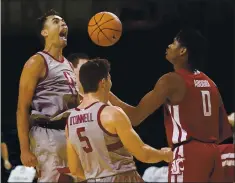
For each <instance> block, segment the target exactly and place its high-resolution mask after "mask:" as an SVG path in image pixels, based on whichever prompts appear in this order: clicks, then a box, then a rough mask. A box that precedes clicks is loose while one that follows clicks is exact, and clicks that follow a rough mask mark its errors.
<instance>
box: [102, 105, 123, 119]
mask: <svg viewBox="0 0 235 183" xmlns="http://www.w3.org/2000/svg"><path fill="white" fill-rule="evenodd" d="M100 116H101V119H102V121H103V120H104V121H110V122H119V123H121V122H122V121H126V120H127V119H128V116H127V115H126V113H125V112H124V111H123V110H122V109H121V108H120V107H117V106H109V105H106V106H105V107H104V109H103V110H102V111H101V114H100Z"/></svg>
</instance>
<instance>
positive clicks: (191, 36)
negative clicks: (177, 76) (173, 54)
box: [175, 28, 208, 71]
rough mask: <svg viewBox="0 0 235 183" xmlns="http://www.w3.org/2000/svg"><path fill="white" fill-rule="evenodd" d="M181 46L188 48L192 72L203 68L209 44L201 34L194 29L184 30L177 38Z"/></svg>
mask: <svg viewBox="0 0 235 183" xmlns="http://www.w3.org/2000/svg"><path fill="white" fill-rule="evenodd" d="M175 39H176V40H177V41H178V42H179V43H180V45H181V46H183V47H185V48H187V51H188V64H189V65H190V67H191V70H192V71H195V70H197V69H200V68H202V65H203V61H204V59H205V58H206V50H207V47H208V43H207V40H206V38H205V37H203V36H202V35H201V33H200V32H199V31H197V30H194V29H192V28H185V29H182V30H181V31H180V32H179V33H178V34H177V35H176V37H175Z"/></svg>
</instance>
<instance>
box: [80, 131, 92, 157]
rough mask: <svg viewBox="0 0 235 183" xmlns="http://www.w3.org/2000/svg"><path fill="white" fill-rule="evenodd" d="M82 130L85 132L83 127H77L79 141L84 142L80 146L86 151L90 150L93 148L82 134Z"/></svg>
mask: <svg viewBox="0 0 235 183" xmlns="http://www.w3.org/2000/svg"><path fill="white" fill-rule="evenodd" d="M82 132H85V127H81V128H77V134H78V138H79V140H80V142H86V145H85V146H82V148H83V150H84V151H85V152H86V153H89V152H92V151H93V149H92V147H91V143H90V141H89V139H88V138H87V137H86V136H83V135H82Z"/></svg>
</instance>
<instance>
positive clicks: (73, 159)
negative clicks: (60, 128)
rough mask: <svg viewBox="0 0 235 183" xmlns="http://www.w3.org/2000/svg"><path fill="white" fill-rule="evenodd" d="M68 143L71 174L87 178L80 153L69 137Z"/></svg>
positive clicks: (83, 178)
mask: <svg viewBox="0 0 235 183" xmlns="http://www.w3.org/2000/svg"><path fill="white" fill-rule="evenodd" d="M66 144H67V157H68V166H69V170H70V172H71V174H72V175H74V176H76V177H78V178H79V179H82V180H85V179H86V178H85V175H84V171H83V168H82V165H81V161H80V158H79V155H78V154H77V153H76V151H75V150H74V148H73V146H72V144H71V143H70V141H69V139H67V141H66Z"/></svg>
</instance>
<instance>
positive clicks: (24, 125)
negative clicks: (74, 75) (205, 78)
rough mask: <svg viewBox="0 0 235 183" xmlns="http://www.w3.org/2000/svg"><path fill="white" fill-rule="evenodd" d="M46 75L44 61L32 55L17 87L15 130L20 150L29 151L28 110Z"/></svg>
mask: <svg viewBox="0 0 235 183" xmlns="http://www.w3.org/2000/svg"><path fill="white" fill-rule="evenodd" d="M45 74H46V66H45V63H44V59H43V58H42V56H40V55H34V56H33V57H31V58H30V59H29V60H28V61H27V62H26V63H25V65H24V68H23V71H22V74H21V77H20V85H19V96H18V106H17V129H18V136H19V141H20V148H21V150H27V151H28V150H29V138H28V132H29V122H28V119H29V108H30V105H31V101H32V98H33V95H34V91H35V88H36V85H37V83H38V82H39V80H40V79H41V78H43V77H44V76H45Z"/></svg>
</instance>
